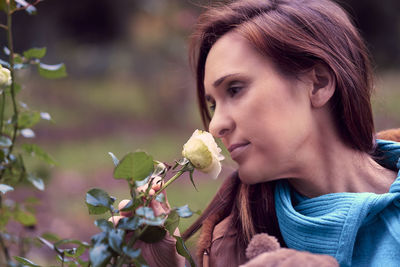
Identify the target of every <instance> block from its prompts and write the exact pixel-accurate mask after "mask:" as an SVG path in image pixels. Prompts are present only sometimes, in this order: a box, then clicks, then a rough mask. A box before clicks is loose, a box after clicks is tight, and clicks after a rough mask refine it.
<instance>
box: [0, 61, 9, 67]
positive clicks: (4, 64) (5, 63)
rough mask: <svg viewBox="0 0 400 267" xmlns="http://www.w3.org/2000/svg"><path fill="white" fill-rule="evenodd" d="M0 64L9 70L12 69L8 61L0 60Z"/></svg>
mask: <svg viewBox="0 0 400 267" xmlns="http://www.w3.org/2000/svg"><path fill="white" fill-rule="evenodd" d="M0 64H1V65H3V66H5V67H7V68H9V67H10V63H8V62H7V61H4V60H2V59H0Z"/></svg>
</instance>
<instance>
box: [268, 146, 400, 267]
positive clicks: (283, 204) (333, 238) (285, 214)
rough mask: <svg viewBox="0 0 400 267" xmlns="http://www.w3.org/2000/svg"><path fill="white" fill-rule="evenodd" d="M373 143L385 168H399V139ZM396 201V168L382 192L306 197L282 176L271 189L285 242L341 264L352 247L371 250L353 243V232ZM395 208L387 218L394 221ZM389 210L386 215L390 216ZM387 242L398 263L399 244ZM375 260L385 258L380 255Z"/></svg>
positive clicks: (399, 199)
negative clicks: (325, 255)
mask: <svg viewBox="0 0 400 267" xmlns="http://www.w3.org/2000/svg"><path fill="white" fill-rule="evenodd" d="M377 145H378V148H377V149H378V151H379V154H378V158H379V160H378V162H379V163H380V164H381V165H383V166H385V167H387V168H389V169H392V170H399V169H400V160H399V158H400V143H396V142H391V141H383V140H378V141H377ZM399 203H400V172H399V175H398V177H397V178H396V180H395V181H394V183H393V184H392V185H391V187H390V190H389V192H388V193H385V194H375V193H347V192H345V193H331V194H326V195H322V196H319V197H315V198H306V197H304V196H301V195H300V194H298V193H296V192H295V191H294V190H292V189H291V187H290V186H289V184H288V182H287V181H284V180H282V181H279V182H278V183H277V186H276V190H275V204H276V213H277V217H278V221H279V227H280V229H281V233H282V236H283V238H284V240H285V242H286V244H287V246H288V247H289V248H293V249H296V250H305V251H309V252H312V253H319V254H328V255H331V256H333V257H335V258H336V259H337V260H338V262H339V264H340V265H341V266H351V265H352V260H353V257H354V255H353V252H354V251H353V250H358V249H360V250H363V251H370V253H374V251H371V248H369V247H368V246H370V244H362V245H360V246H364V247H362V248H361V247H355V243H356V239H358V238H362V237H359V236H357V234H358V233H359V229H360V227H362V226H364V225H368V223H370V222H371V221H373V220H374V219H376V217H377V214H379V213H382V211H384V210H385V209H389V206H390V207H392V206H393V205H392V204H395V205H396V206H397V207H399V206H398V205H399ZM392 210H393V208H392ZM397 210H400V209H399V208H397V209H396V211H395V212H396V214H395V215H393V216H395V218H394V219H389V220H390V221H396V222H397V225H398V224H399V223H400V217H399V214H400V212H397ZM386 213H388V212H386ZM390 214H391V213H390ZM390 214H389V215H386V216H389V217H390V216H391V215H390ZM393 216H392V217H393ZM396 216H397V217H396ZM382 221H383V220H382ZM382 224H383V223H382ZM384 227H386V226H384ZM397 231H398V230H397ZM364 232H365V231H364ZM378 234H379V233H378ZM378 237H379V236H378ZM392 239H393V238H392ZM392 239H391V240H392ZM393 240H394V239H393ZM367 243H368V242H367ZM389 243H390V242H389ZM358 245H359V244H357V246H358ZM390 246H397V248H398V251H399V253H398V254H397V252H396V255H395V256H394V257H392V259H390V260H391V261H393V260H395V261H396V262H397V264H398V266H400V244H399V243H397V244H391V243H390ZM380 249H385V248H380ZM378 255H380V254H379V253H378ZM393 258H395V259H393ZM380 260H382V261H380ZM378 261H379V262H380V263H382V262H385V260H384V259H378ZM385 266H386V267H387V266H395V265H390V264H389V265H385Z"/></svg>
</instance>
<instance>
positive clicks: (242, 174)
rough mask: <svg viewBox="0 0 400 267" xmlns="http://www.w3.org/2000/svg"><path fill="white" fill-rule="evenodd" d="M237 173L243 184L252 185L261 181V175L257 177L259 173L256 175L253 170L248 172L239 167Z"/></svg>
mask: <svg viewBox="0 0 400 267" xmlns="http://www.w3.org/2000/svg"><path fill="white" fill-rule="evenodd" d="M238 173H239V179H240V181H241V182H242V183H244V184H248V185H252V184H257V183H260V182H262V181H260V180H262V179H261V177H258V176H259V174H258V175H257V174H256V173H254V172H248V171H246V170H245V169H243V168H240V167H239V169H238Z"/></svg>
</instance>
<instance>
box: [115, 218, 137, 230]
mask: <svg viewBox="0 0 400 267" xmlns="http://www.w3.org/2000/svg"><path fill="white" fill-rule="evenodd" d="M140 223H141V220H140V218H139V217H136V216H134V217H125V218H122V219H120V220H119V221H118V224H117V228H118V229H123V230H132V231H133V230H136V229H138V228H139V226H140Z"/></svg>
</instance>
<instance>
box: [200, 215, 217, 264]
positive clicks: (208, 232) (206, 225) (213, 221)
mask: <svg viewBox="0 0 400 267" xmlns="http://www.w3.org/2000/svg"><path fill="white" fill-rule="evenodd" d="M221 217H222V216H221V215H220V214H213V215H210V216H209V217H208V218H207V219H205V220H204V221H203V226H202V228H201V233H200V237H199V239H198V241H197V250H196V256H197V260H198V263H199V266H203V254H204V252H205V251H208V250H209V248H210V247H211V240H212V236H213V230H214V227H215V225H217V224H218V222H220V221H221V219H222V218H221Z"/></svg>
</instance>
